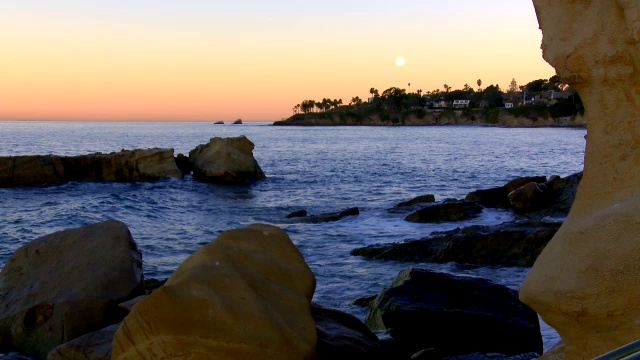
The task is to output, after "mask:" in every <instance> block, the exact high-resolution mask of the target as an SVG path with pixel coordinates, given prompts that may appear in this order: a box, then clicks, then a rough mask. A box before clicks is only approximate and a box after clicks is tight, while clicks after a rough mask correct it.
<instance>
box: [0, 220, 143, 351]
mask: <svg viewBox="0 0 640 360" xmlns="http://www.w3.org/2000/svg"><path fill="white" fill-rule="evenodd" d="M141 267H142V261H141V255H140V252H138V249H137V246H136V244H135V242H134V241H133V239H132V238H131V234H130V233H129V230H128V229H127V227H126V226H125V225H124V224H123V223H121V222H118V221H105V222H101V223H98V224H93V225H87V226H83V227H80V228H76V229H70V230H64V231H59V232H56V233H53V234H51V235H47V236H44V237H41V238H38V239H36V240H33V241H31V242H30V243H28V244H25V245H23V246H21V247H20V248H18V249H17V250H16V252H15V253H14V254H13V255H12V256H11V258H9V260H8V261H7V263H6V264H5V266H4V268H3V269H2V271H1V272H0V294H1V295H2V296H0V347H1V349H0V352H1V351H4V350H16V351H20V352H23V353H26V354H30V355H35V356H37V357H39V358H45V357H46V355H47V353H48V352H49V351H51V349H53V348H55V347H56V346H58V345H60V344H62V343H65V342H68V341H69V340H71V339H74V338H76V337H78V336H80V335H83V334H86V333H88V332H91V331H95V330H98V329H100V328H102V327H104V326H105V325H108V324H110V323H113V322H117V321H119V320H120V319H119V318H117V314H116V313H115V312H114V311H113V310H114V309H115V307H116V304H117V303H118V302H120V301H122V300H125V299H128V298H130V297H131V296H134V295H137V292H138V291H141V290H142V286H141V281H142V268H141Z"/></svg>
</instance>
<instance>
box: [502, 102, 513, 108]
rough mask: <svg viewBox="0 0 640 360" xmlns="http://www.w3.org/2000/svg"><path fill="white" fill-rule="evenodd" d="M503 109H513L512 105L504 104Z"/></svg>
mask: <svg viewBox="0 0 640 360" xmlns="http://www.w3.org/2000/svg"><path fill="white" fill-rule="evenodd" d="M504 107H505V108H507V109H511V108H512V107H513V103H504Z"/></svg>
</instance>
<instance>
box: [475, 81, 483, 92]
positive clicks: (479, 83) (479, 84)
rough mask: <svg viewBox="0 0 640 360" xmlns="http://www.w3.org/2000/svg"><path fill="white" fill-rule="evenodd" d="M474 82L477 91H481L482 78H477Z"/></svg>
mask: <svg viewBox="0 0 640 360" xmlns="http://www.w3.org/2000/svg"><path fill="white" fill-rule="evenodd" d="M476 83H477V84H478V91H482V80H480V79H478V81H477V82H476Z"/></svg>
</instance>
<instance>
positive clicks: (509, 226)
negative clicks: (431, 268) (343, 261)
mask: <svg viewBox="0 0 640 360" xmlns="http://www.w3.org/2000/svg"><path fill="white" fill-rule="evenodd" d="M560 225H561V223H546V222H540V221H526V222H516V223H505V224H501V225H497V226H481V225H476V226H469V227H466V228H462V229H459V228H458V229H455V230H451V231H442V232H435V233H432V235H431V236H430V237H428V238H424V239H419V240H411V241H406V242H402V243H391V244H378V245H370V246H367V247H363V248H357V249H354V250H353V251H351V255H356V256H364V257H366V258H370V259H378V260H396V261H405V262H435V263H446V262H451V261H455V262H460V263H467V264H478V265H503V266H532V265H533V263H534V262H535V260H536V258H537V257H538V255H540V253H541V252H542V250H543V249H544V247H545V246H546V245H547V243H548V242H549V240H551V238H552V237H553V235H554V234H555V233H556V232H557V231H558V229H559V228H560Z"/></svg>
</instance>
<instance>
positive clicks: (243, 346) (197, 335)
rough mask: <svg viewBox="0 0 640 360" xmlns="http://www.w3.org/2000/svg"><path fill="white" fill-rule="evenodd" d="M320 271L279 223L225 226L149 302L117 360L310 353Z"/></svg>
mask: <svg viewBox="0 0 640 360" xmlns="http://www.w3.org/2000/svg"><path fill="white" fill-rule="evenodd" d="M314 290H315V277H314V275H313V273H312V272H311V270H310V269H309V267H308V266H307V264H306V262H305V261H304V258H303V257H302V255H301V254H300V252H299V251H298V250H297V249H296V247H295V246H294V245H293V243H292V242H291V240H290V239H289V237H288V236H287V234H286V233H285V232H284V231H283V230H281V229H279V228H277V227H274V226H269V225H250V226H248V227H246V228H243V229H237V230H230V231H225V232H223V233H222V234H220V235H219V236H218V237H217V238H216V239H215V240H213V241H212V242H211V243H209V244H207V245H205V246H203V247H201V248H200V249H199V250H198V251H196V252H195V253H194V254H193V255H191V256H190V257H189V258H187V259H186V260H185V261H184V262H183V263H182V264H181V265H180V266H179V267H178V269H177V270H176V272H175V273H174V274H173V275H171V277H170V278H169V279H168V280H167V282H166V284H164V285H163V286H161V287H160V288H158V289H157V290H156V291H154V292H153V293H151V295H149V296H148V297H146V298H145V299H143V300H141V301H140V302H138V303H137V304H136V306H135V307H134V308H133V310H132V312H131V313H130V314H129V315H128V316H127V317H126V318H125V319H124V321H123V322H122V326H121V327H120V328H119V329H118V331H117V333H116V335H115V338H114V341H113V359H114V360H117V359H133V358H135V359H171V358H194V359H200V358H202V359H204V358H214V359H309V358H311V356H312V354H313V352H314V349H315V345H316V326H315V323H314V321H313V318H312V317H311V313H310V311H311V310H310V308H311V305H310V303H311V298H312V296H313V292H314Z"/></svg>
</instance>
